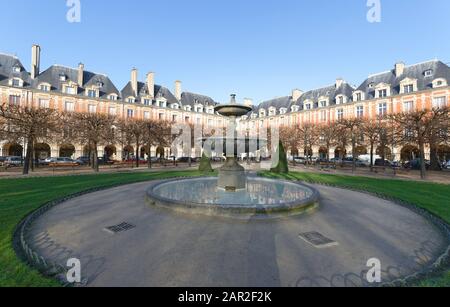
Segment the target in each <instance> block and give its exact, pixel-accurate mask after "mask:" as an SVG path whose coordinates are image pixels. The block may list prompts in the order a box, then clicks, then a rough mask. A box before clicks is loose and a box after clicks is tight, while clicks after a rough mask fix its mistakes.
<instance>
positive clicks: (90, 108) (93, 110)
mask: <svg viewBox="0 0 450 307" xmlns="http://www.w3.org/2000/svg"><path fill="white" fill-rule="evenodd" d="M88 112H89V113H91V114H95V113H97V106H96V105H95V104H90V105H88Z"/></svg>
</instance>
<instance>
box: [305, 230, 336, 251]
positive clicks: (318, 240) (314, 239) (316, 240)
mask: <svg viewBox="0 0 450 307" xmlns="http://www.w3.org/2000/svg"><path fill="white" fill-rule="evenodd" d="M300 238H302V239H303V240H305V241H306V242H308V243H309V244H311V245H313V246H315V247H317V248H325V247H331V246H336V245H339V244H338V243H337V242H336V241H333V240H331V239H329V238H327V237H325V236H324V235H322V234H321V233H318V232H305V233H301V234H300Z"/></svg>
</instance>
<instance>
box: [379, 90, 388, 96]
mask: <svg viewBox="0 0 450 307" xmlns="http://www.w3.org/2000/svg"><path fill="white" fill-rule="evenodd" d="M385 97H387V89H382V90H379V91H378V98H385Z"/></svg>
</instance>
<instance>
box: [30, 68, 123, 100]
mask: <svg viewBox="0 0 450 307" xmlns="http://www.w3.org/2000/svg"><path fill="white" fill-rule="evenodd" d="M61 76H65V77H66V81H61V80H60V78H61ZM67 81H72V82H75V83H77V82H78V69H75V68H70V67H64V66H60V65H53V66H50V67H49V68H48V69H47V70H45V71H43V72H42V73H40V74H39V76H38V77H37V78H36V81H35V83H34V86H35V87H37V86H38V85H39V84H40V83H43V82H45V83H49V84H50V85H51V90H55V91H61V90H62V84H63V83H65V82H67ZM99 83H101V85H102V86H101V87H100V98H106V96H107V95H109V94H116V95H119V96H120V93H119V91H118V90H117V88H116V86H115V85H114V83H113V82H112V81H111V79H109V78H108V77H107V76H106V75H103V74H97V73H93V72H90V71H86V70H85V71H84V72H83V84H78V87H79V89H80V90H79V91H78V94H79V95H83V94H84V92H85V89H86V88H88V87H89V86H91V85H97V84H99Z"/></svg>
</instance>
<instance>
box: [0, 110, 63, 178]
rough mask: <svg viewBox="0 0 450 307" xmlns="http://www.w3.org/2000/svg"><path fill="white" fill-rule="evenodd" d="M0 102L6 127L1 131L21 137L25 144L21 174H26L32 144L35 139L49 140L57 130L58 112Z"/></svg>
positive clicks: (32, 149)
mask: <svg viewBox="0 0 450 307" xmlns="http://www.w3.org/2000/svg"><path fill="white" fill-rule="evenodd" d="M33 105H34V104H31V105H30V106H21V105H15V104H6V103H4V104H2V105H1V106H0V117H1V118H2V121H3V125H4V126H6V127H7V129H6V130H4V131H3V133H4V134H5V135H6V136H7V137H9V138H13V139H23V140H24V141H25V143H26V144H27V148H26V155H25V160H24V166H23V174H24V175H28V173H29V171H30V167H32V163H33V154H34V145H35V144H36V142H37V140H50V139H51V137H52V134H53V133H55V132H57V130H58V127H59V122H60V114H59V113H58V112H56V111H55V110H53V109H48V108H38V107H34V106H33Z"/></svg>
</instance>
